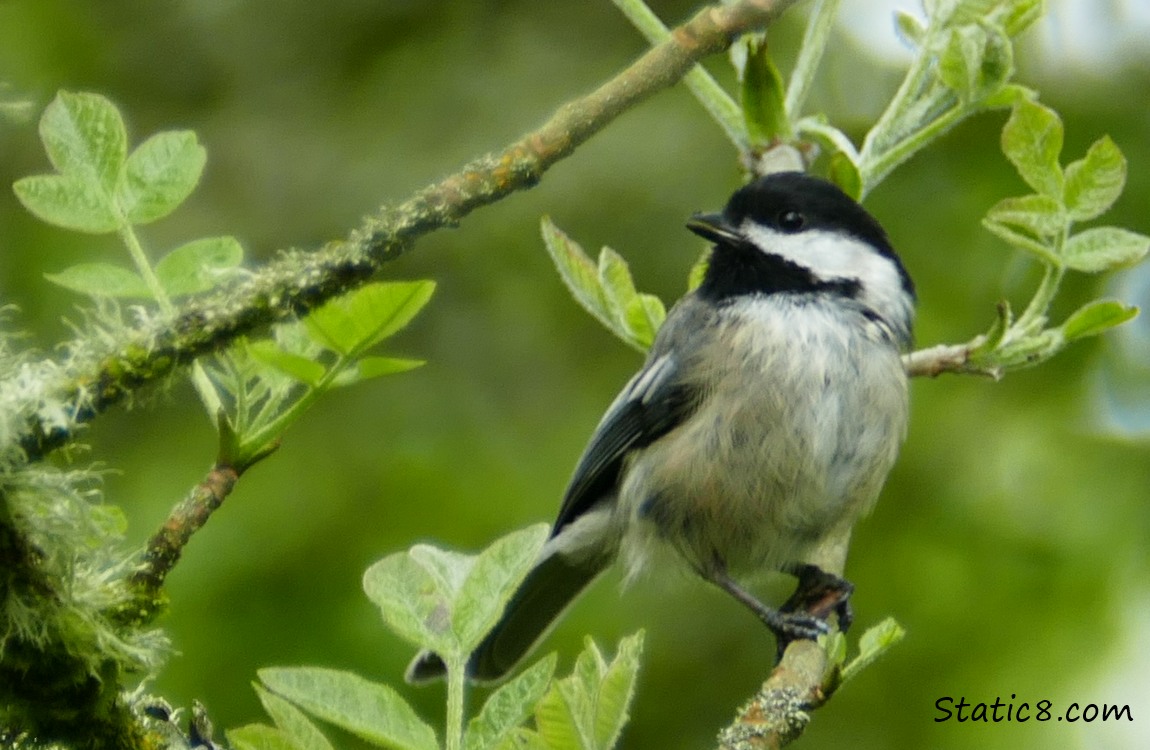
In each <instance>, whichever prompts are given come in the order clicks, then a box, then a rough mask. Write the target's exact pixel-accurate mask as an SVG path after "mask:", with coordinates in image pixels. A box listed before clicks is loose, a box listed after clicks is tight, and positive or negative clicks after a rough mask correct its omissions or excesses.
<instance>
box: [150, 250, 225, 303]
mask: <svg viewBox="0 0 1150 750" xmlns="http://www.w3.org/2000/svg"><path fill="white" fill-rule="evenodd" d="M243 259H244V249H243V248H242V247H241V246H240V243H239V240H237V239H236V238H235V237H204V238H203V239H199V240H192V241H191V242H188V243H186V244H183V245H180V246H179V247H177V248H176V249H175V250H173V251H172V252H170V253H168V254H167V255H165V256H164V257H163V258H161V259H160V262H159V263H157V264H156V277H157V278H158V279H159V280H160V285H161V286H162V287H163V288H164V291H165V292H167V293H168V296H170V297H182V296H184V295H188V294H197V293H199V292H206V291H207V290H209V289H211V288H212V287H214V286H215V285H216V284H218V283H219V282H220V281H222V280H223V279H224V278H225V277H226V276H227V274H228V272H229V271H230V270H231V269H233V268H235V267H237V266H238V265H239V264H240V263H242V262H243Z"/></svg>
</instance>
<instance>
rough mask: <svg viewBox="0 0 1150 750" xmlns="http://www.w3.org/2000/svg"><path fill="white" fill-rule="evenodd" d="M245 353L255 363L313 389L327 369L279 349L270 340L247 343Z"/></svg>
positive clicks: (317, 363)
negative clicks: (266, 366) (277, 371)
mask: <svg viewBox="0 0 1150 750" xmlns="http://www.w3.org/2000/svg"><path fill="white" fill-rule="evenodd" d="M247 351H248V354H249V355H250V356H251V357H252V359H254V360H256V361H257V362H262V363H263V364H265V365H268V366H269V367H274V368H275V369H276V370H279V371H280V372H282V373H283V374H284V375H287V376H288V377H290V378H292V379H293V380H298V381H299V382H301V383H303V384H305V385H309V386H311V387H313V388H314V387H316V386H317V385H319V383H320V381H321V380H323V376H324V374H325V373H326V372H327V368H325V367H324V366H323V365H322V364H320V363H319V362H316V361H315V360H313V359H308V358H307V357H304V356H302V355H299V354H295V353H293V352H289V351H286V350H284V349H282V348H280V346H279V345H278V344H276V342H274V341H272V340H271V339H260V340H259V341H249V342H248V345H247Z"/></svg>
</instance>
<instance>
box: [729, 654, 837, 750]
mask: <svg viewBox="0 0 1150 750" xmlns="http://www.w3.org/2000/svg"><path fill="white" fill-rule="evenodd" d="M826 673H827V655H826V652H825V651H823V648H822V646H820V645H818V644H817V643H815V642H814V641H795V642H794V643H792V644H791V645H790V646H788V647H787V650H786V653H785V654H783V659H782V661H780V662H779V664H778V666H776V667H775V669H774V671H772V672H771V675H770V676H769V677H768V678H767V680H766V682H764V683H763V685H762V687H761V688H759V692H757V693H756V694H755V696H754V697H753V698H751V700H750V701H749V702H748V703H747V704H746V705H745V706H743V707H742V708H741V709H739V713H738V715H737V716H736V717H735V720H734V721H733V722H731V724H729V725H728V726H727V727H725V728H724V729H723V731H722V732H720V733H719V744H718V750H777V748H781V747H784V746H785V745H788V744H790V743H791V742H792V741H793V740H795V739H797V738H798V737H799V735H801V734H802V733H803V730H804V729H806V726H807V724H808V723H809V722H810V713H809V712H810V711H812V710H814V709H816V708H818V707H819V706H821V705H822V704H823V703H825V702H826V701H827V699H828V698H829V697H830V693H829V691H827V690H825V689H824V683H825V676H826Z"/></svg>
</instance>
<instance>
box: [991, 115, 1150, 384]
mask: <svg viewBox="0 0 1150 750" xmlns="http://www.w3.org/2000/svg"><path fill="white" fill-rule="evenodd" d="M1062 142H1063V127H1062V120H1061V118H1060V117H1059V116H1058V114H1057V113H1056V112H1054V111H1053V110H1052V109H1050V108H1048V107H1045V106H1043V105H1042V104H1040V103H1038V102H1036V101H1034V100H1032V99H1022V100H1020V101H1019V102H1017V103H1016V104H1015V105H1014V107H1013V110H1012V112H1011V115H1010V118H1009V119H1008V120H1007V122H1006V125H1005V126H1004V127H1003V129H1002V151H1003V153H1004V154H1005V155H1006V158H1007V159H1008V160H1009V161H1010V163H1011V164H1013V165H1014V167H1015V169H1017V170H1018V174H1019V176H1020V177H1021V178H1022V179H1023V181H1024V182H1026V184H1027V185H1028V186H1030V187H1031V188H1032V189H1033V190H1034V191H1035V192H1034V193H1031V194H1029V195H1023V196H1018V197H1012V198H1004V199H1003V200H1001V201H999V202H998V203H997V204H995V205H994V206H992V207H991V208H990V210H989V211H987V214H986V216H985V217H984V218H983V221H982V223H983V226H984V227H986V229H987V230H989V231H990V232H991V233H993V234H994V235H995V236H997V237H999V238H1001V239H1003V240H1004V241H1006V242H1007V243H1008V244H1009V245H1011V246H1012V247H1014V248H1015V249H1017V250H1020V251H1022V252H1024V253H1026V254H1029V255H1031V256H1032V257H1034V258H1035V259H1036V260H1037V261H1038V262H1039V263H1040V264H1042V265H1043V267H1044V268H1045V277H1044V281H1043V284H1042V285H1041V286H1040V287H1039V289H1038V290H1037V291H1036V293H1035V296H1034V298H1033V299H1032V300H1031V302H1030V304H1029V305H1028V307H1027V310H1026V311H1025V312H1024V313H1023V314H1022V315H1021V316H1020V317H1019V318H1018V320H1013V319H1012V317H1011V313H1010V308H1009V305H1006V304H1004V305H1003V306H1002V307H1001V308H1000V312H999V316H998V319H997V320H996V321H995V323H994V324H993V325H992V327H991V329H990V330H989V331H988V332H987V333H986V334H984V335H983V336H982V337H980V338H979V339H976V340H975V342H973V348H972V356H971V361H972V362H973V363H974V365H975V366H977V367H980V368H985V369H988V370H990V371H992V372H1000V371H1002V370H1003V369H1006V368H1010V367H1019V366H1023V365H1029V364H1035V363H1037V362H1041V361H1042V360H1044V359H1046V358H1048V357H1050V356H1052V355H1054V354H1055V353H1056V352H1058V351H1059V350H1060V349H1061V348H1062V347H1064V346H1065V345H1066V344H1067V343H1069V342H1070V341H1073V340H1076V339H1080V338H1084V337H1086V336H1094V335H1097V334H1099V333H1102V332H1104V331H1106V330H1108V329H1110V328H1113V327H1114V326H1116V325H1120V324H1122V323H1124V322H1126V321H1127V320H1130V319H1131V318H1132V317H1134V315H1136V314H1137V310H1136V309H1135V308H1133V307H1128V306H1126V305H1123V304H1121V303H1119V302H1114V301H1101V300H1099V301H1093V302H1089V303H1087V304H1086V305H1085V306H1083V307H1082V308H1080V309H1079V310H1077V311H1076V312H1074V313H1072V314H1071V315H1070V316H1069V317H1068V318H1067V320H1066V321H1065V322H1064V323H1063V324H1062V325H1061V326H1056V327H1047V326H1046V311H1047V310H1048V309H1049V307H1050V304H1051V302H1052V301H1053V299H1054V296H1055V294H1056V293H1057V290H1058V285H1059V282H1060V281H1061V279H1062V276H1063V274H1064V273H1065V272H1066V271H1067V270H1070V271H1079V272H1083V273H1100V272H1103V271H1110V270H1113V269H1117V268H1122V267H1125V266H1129V265H1131V264H1133V263H1137V262H1138V261H1140V260H1142V259H1143V258H1144V257H1145V256H1146V253H1147V251H1150V237H1146V236H1144V235H1141V234H1138V233H1136V232H1131V231H1129V230H1126V229H1121V228H1119V227H1106V226H1104V227H1091V228H1089V229H1086V230H1084V231H1081V232H1077V233H1075V232H1074V228H1075V227H1074V225H1075V223H1076V222H1079V221H1086V220H1090V219H1094V218H1097V217H1098V216H1100V215H1102V214H1103V213H1105V212H1106V211H1107V210H1109V208H1110V207H1111V206H1112V205H1113V204H1114V202H1115V201H1116V200H1118V197H1119V196H1120V195H1121V193H1122V189H1123V187H1124V186H1125V183H1126V159H1125V157H1124V156H1123V155H1122V152H1121V151H1120V150H1119V149H1118V147H1117V146H1116V145H1115V144H1114V142H1113V141H1111V140H1110V139H1109V138H1107V137H1103V138H1100V139H1098V140H1097V141H1095V142H1094V144H1093V145H1091V146H1090V148H1089V149H1088V150H1087V152H1086V155H1085V156H1084V157H1083V158H1081V159H1079V160H1077V161H1075V162H1073V163H1071V164H1070V165H1068V166H1067V167H1066V168H1065V169H1063V167H1062V165H1061V156H1062Z"/></svg>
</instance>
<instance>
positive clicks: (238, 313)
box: [0, 0, 797, 461]
mask: <svg viewBox="0 0 1150 750" xmlns="http://www.w3.org/2000/svg"><path fill="white" fill-rule="evenodd" d="M796 2H797V0H740V2H736V3H733V4H729V5H712V6H708V7H706V8H704V9H703V10H701V11H699V12H698V13H697V14H696V15H695V16H694V17H693V18H691V19H690V20H689V21H687V22H686V23H684V24H683V25H681V26H679V27H678V28H676V29H675V30H674V31H673V32H672V35H671V38H670V39H668V40H667V41H665V42H663V43H661V44H659V45H656V46H654V47H652V48H651V49H650V50H648V51H647V52H646V53H645V54H643V56H642V57H640V58H639V59H638V60H636V61H635V62H634V63H632V64H631V65H630V66H629V67H628V68H626V69H625V70H623V71H622V72H621V73H619V74H618V75H616V76H615V77H614V78H612V79H611V80H610V81H608V82H607V83H605V84H603V85H602V86H600V87H599V88H598V89H596V90H595V91H593V92H591V93H590V94H587V95H585V96H583V97H580V98H578V99H574V100H572V101H570V102H568V103H567V104H564V105H563V106H561V107H560V108H559V109H558V110H557V111H556V112H555V113H554V114H553V115H552V116H551V118H550V119H549V120H548V121H547V122H546V123H544V124H543V126H542V127H540V128H539V129H538V130H535V131H533V132H531V133H528V134H527V135H525V136H524V137H522V138H521V139H519V140H518V141H516V142H514V143H512V144H511V145H509V146H508V147H507V148H505V149H504V150H503V151H501V152H498V153H494V154H489V155H487V156H484V157H481V158H479V159H476V160H475V161H473V162H471V163H469V164H467V165H465V166H464V167H463V168H462V169H461V170H460V171H459V172H457V173H455V174H453V175H451V176H449V177H447V178H446V179H444V180H442V181H440V182H438V183H436V184H434V185H431V186H429V187H427V188H425V189H423V190H422V191H420V192H419V193H417V194H416V195H415V196H413V197H412V198H411V199H409V200H408V201H406V202H405V203H402V204H401V205H399V206H396V207H389V206H384V207H383V208H381V209H379V211H377V212H376V213H375V214H374V215H372V216H369V217H368V218H366V219H365V220H364V222H363V224H362V225H361V226H360V227H358V228H357V229H355V230H353V231H352V232H350V233H349V234H348V236H347V237H346V238H345V239H342V240H333V241H331V242H328V243H327V244H325V245H324V246H323V247H321V248H319V249H318V250H316V251H313V252H304V251H300V250H291V251H287V252H285V253H284V254H283V255H281V256H280V257H279V258H278V259H277V260H276V261H274V262H272V263H269V264H267V265H266V266H264V267H262V268H260V269H258V270H256V271H255V272H253V273H252V274H251V275H250V276H249V277H248V278H247V279H246V280H243V281H241V282H239V283H236V284H232V285H228V286H225V287H224V288H222V289H220V290H218V291H216V292H214V293H210V294H208V295H206V296H204V297H202V298H199V299H197V300H195V301H192V302H190V303H189V304H187V305H186V306H184V307H183V308H182V309H181V310H179V311H178V312H177V313H176V314H175V316H173V317H166V318H164V319H161V320H159V321H157V322H154V323H151V324H149V325H144V326H141V327H140V328H137V329H135V330H134V331H132V332H131V333H130V334H129V335H128V336H127V337H126V338H125V339H124V340H122V341H119V342H117V343H116V344H115V345H112V346H106V347H102V348H100V349H96V350H93V349H92V348H91V347H92V345H91V344H90V343H88V342H85V341H82V340H79V339H78V340H75V341H73V342H71V343H70V344H69V345H68V346H67V347H66V349H67V350H68V351H69V352H71V354H70V355H69V356H68V358H67V359H65V360H63V361H62V362H60V363H59V364H57V365H55V366H53V367H49V368H48V369H47V372H46V374H45V377H44V378H43V381H42V382H41V383H39V384H38V385H37V387H36V388H34V389H32V391H31V392H30V393H29V394H28V396H27V398H25V399H24V402H25V403H26V404H27V406H26V408H25V409H24V413H25V414H27V415H28V416H27V418H26V420H25V423H24V424H23V425H22V429H19V430H16V431H14V433H15V434H11V433H10V434H9V435H7V436H6V437H7V439H8V441H9V445H0V455H9V453H10V448H12V447H13V445H15V446H18V448H19V449H20V450H21V451H22V452H23V456H24V458H25V459H26V460H29V461H35V460H39V459H40V458H42V457H44V456H45V455H47V454H48V453H49V452H51V451H52V450H54V449H56V448H58V447H60V446H62V445H64V444H65V443H67V442H69V441H70V440H72V439H73V437H74V434H75V431H76V429H77V428H78V427H80V426H81V425H83V424H85V423H87V422H89V421H91V420H92V419H94V418H95V417H96V416H97V415H98V414H100V413H101V412H103V411H104V410H106V409H107V408H109V407H110V406H113V405H115V404H117V403H120V402H122V401H124V400H125V399H126V398H127V397H129V396H130V395H131V394H132V393H133V392H135V391H137V390H139V389H140V388H142V387H144V386H146V385H148V384H150V383H153V382H155V381H157V380H160V379H162V378H164V377H166V376H167V375H169V374H170V373H171V372H173V371H174V370H175V369H176V368H178V367H180V366H182V365H186V364H188V363H189V362H192V361H193V360H195V359H196V358H197V357H199V356H202V355H204V354H207V353H210V352H214V351H220V350H222V349H224V348H226V347H227V346H228V345H229V344H231V343H232V342H233V341H235V340H236V339H237V338H238V337H240V336H243V335H245V334H248V333H251V332H254V331H258V330H260V329H261V328H264V327H266V326H268V325H269V324H271V323H275V322H277V321H281V320H284V319H287V318H290V317H292V316H296V315H300V314H303V313H306V312H307V311H309V310H311V309H313V308H314V307H316V306H318V305H320V304H322V303H323V302H325V301H326V300H328V299H331V298H332V297H334V296H336V295H338V294H341V293H343V292H345V291H348V290H349V289H352V288H354V287H356V286H358V285H359V284H362V283H364V282H365V281H366V280H367V279H368V278H370V277H371V276H372V275H373V274H374V273H375V272H376V271H378V270H379V268H380V267H381V266H382V265H383V264H384V263H385V262H387V261H388V260H391V259H393V258H395V257H397V256H399V255H401V254H402V253H404V252H406V251H407V250H408V249H410V247H411V243H412V242H413V241H414V240H415V239H417V238H418V237H420V236H422V235H424V234H427V233H428V232H431V231H433V230H436V229H440V228H443V227H448V226H453V225H455V224H457V223H458V222H459V221H460V220H461V219H462V218H463V217H465V216H466V215H467V214H469V213H470V212H471V211H473V210H475V209H476V208H479V207H481V206H484V205H487V204H489V203H493V202H495V201H498V200H500V199H502V198H504V197H506V196H508V195H510V194H511V193H513V192H515V191H518V190H524V189H527V188H529V187H531V186H533V185H535V184H536V183H538V182H539V180H540V178H541V177H542V175H543V173H544V172H546V171H547V169H548V168H549V167H551V165H553V164H554V163H555V162H557V161H559V160H560V159H562V158H564V157H565V156H567V155H569V154H570V153H571V152H572V151H574V149H575V148H576V147H578V146H579V145H580V144H582V143H583V142H584V141H586V140H587V139H588V138H590V137H591V136H592V135H594V134H595V133H597V132H599V131H600V130H602V129H603V128H604V127H606V126H607V125H608V124H609V123H611V122H612V121H613V120H614V119H615V118H616V117H618V116H619V115H620V114H622V113H623V112H625V111H626V110H627V109H629V108H631V107H633V106H635V105H636V104H638V103H639V102H641V101H643V100H644V99H646V98H647V97H649V96H651V95H652V94H654V93H656V92H658V91H660V90H662V89H664V88H667V87H669V86H671V85H672V84H674V83H675V82H676V81H678V80H679V79H680V78H681V77H682V76H683V75H684V74H686V73H687V72H688V71H689V70H691V68H692V67H693V66H694V65H695V63H697V62H698V61H699V60H701V59H703V58H704V57H706V56H708V55H710V54H713V53H715V52H718V51H721V50H723V49H725V48H726V47H727V46H729V44H730V43H731V42H732V41H733V40H734V39H735V38H737V37H738V36H739V35H740V34H742V33H744V32H746V31H749V30H753V29H759V28H762V27H764V26H766V25H768V24H769V23H771V22H772V21H773V20H774V19H775V18H777V17H778V16H779V15H780V14H781V13H782V12H783V11H784V10H786V9H787V8H789V7H790V6H792V5H794V4H795V3H796ZM6 385H7V384H6V383H0V387H5V386H6ZM61 403H64V404H67V405H68V410H67V412H66V414H65V416H64V417H61V413H60V410H59V408H58V405H59V404H61Z"/></svg>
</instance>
